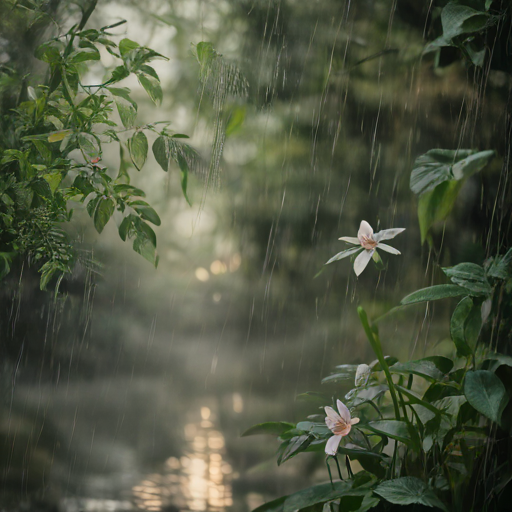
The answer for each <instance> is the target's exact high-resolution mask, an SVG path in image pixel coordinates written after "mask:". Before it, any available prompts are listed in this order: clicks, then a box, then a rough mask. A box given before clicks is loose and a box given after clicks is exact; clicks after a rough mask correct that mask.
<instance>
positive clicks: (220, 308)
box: [0, 0, 509, 512]
mask: <svg viewBox="0 0 512 512" xmlns="http://www.w3.org/2000/svg"><path fill="white" fill-rule="evenodd" d="M427 4H428V2H416V1H414V0H409V1H406V0H401V1H396V0H393V1H392V0H360V1H358V2H351V1H350V0H346V1H344V0H322V1H318V0H316V1H309V2H301V1H296V0H172V1H171V0H146V2H144V3H140V2H135V1H133V2H132V1H130V0H124V1H120V2H106V1H102V0H100V1H99V3H98V6H97V8H96V10H95V12H94V13H93V15H92V17H91V19H90V20H89V23H88V27H90V28H97V27H101V26H104V25H105V24H107V23H108V24H111V23H116V22H117V21H120V20H121V19H126V20H127V22H128V23H127V24H125V25H122V26H119V27H117V28H116V29H114V30H113V31H114V32H115V33H116V34H118V35H119V39H121V38H123V37H128V38H130V39H132V40H134V41H136V42H138V43H139V44H141V45H146V46H149V47H151V48H154V49H155V50H156V51H158V52H160V53H162V54H163V55H165V56H167V57H169V59H170V60H169V61H155V68H156V69H157V72H158V73H159V75H160V77H161V80H162V84H163V89H164V98H163V102H162V105H161V107H158V108H155V107H154V105H153V104H152V103H151V102H150V101H149V100H148V99H147V97H146V95H145V93H144V91H143V90H142V88H141V87H140V86H138V84H137V83H136V81H133V83H132V82H130V80H126V83H123V85H126V86H128V87H130V88H131V89H132V91H133V97H134V98H135V99H136V101H137V102H138V104H139V116H138V119H139V122H140V124H142V123H144V122H151V121H157V120H162V121H170V122H171V123H172V124H171V129H172V130H174V131H176V132H179V133H186V134H189V135H190V136H191V143H192V145H193V146H194V147H195V148H197V149H198V151H199V152H200V154H201V156H202V158H203V161H204V170H203V171H200V170H199V171H198V172H197V173H196V174H194V175H193V176H191V178H190V181H189V197H190V198H191V201H192V206H189V205H188V204H187V202H186V201H185V199H184V198H183V195H182V193H181V189H180V178H179V171H178V169H176V170H175V171H176V172H174V173H173V172H169V173H168V174H165V173H163V172H162V170H161V169H160V168H159V166H158V164H157V163H156V161H154V159H153V160H150V161H149V162H148V164H147V165H146V166H145V167H144V169H143V170H142V171H141V172H138V171H136V170H135V169H134V168H132V169H131V170H130V175H131V178H132V184H134V185H135V186H141V187H142V188H143V189H144V190H145V191H146V192H147V194H148V197H149V202H150V203H151V204H152V205H153V206H154V207H155V209H156V210H157V212H158V214H159V215H160V217H161V219H162V225H161V226H160V227H159V228H156V233H157V237H158V253H159V255H160V263H159V266H158V268H157V269H156V270H155V269H154V268H152V267H151V265H150V264H149V263H147V262H146V261H145V260H144V259H143V258H141V257H140V256H139V255H137V254H136V253H134V252H133V251H132V250H131V248H130V247H129V245H128V244H126V243H123V242H122V241H121V240H120V239H119V236H118V234H117V226H116V221H117V223H118V224H119V219H117V218H113V219H112V220H111V221H110V222H109V224H108V225H107V226H106V228H105V230H104V232H103V233H102V234H101V235H98V234H97V233H96V231H95V230H94V228H93V226H92V224H91V222H90V219H89V218H88V216H87V213H86V212H84V211H83V208H82V207H81V205H79V204H77V205H76V212H75V219H74V221H73V223H72V224H70V226H68V227H67V229H68V232H69V233H70V235H71V237H72V239H73V240H74V243H75V245H76V246H77V247H79V248H80V250H81V251H84V253H87V254H90V256H91V257H93V258H94V259H95V260H96V261H97V262H98V265H97V271H91V269H86V268H83V267H80V266H78V267H77V268H76V269H75V271H74V275H73V277H72V278H71V279H69V280H67V282H65V283H63V285H62V289H61V291H62V293H61V296H59V297H58V299H57V300H53V297H52V294H51V293H44V292H41V291H39V283H38V274H37V273H36V272H35V271H34V270H32V269H30V268H27V267H26V266H21V265H20V266H19V268H17V269H14V270H13V272H12V273H11V274H10V275H9V276H8V278H6V280H4V281H3V282H2V289H1V298H0V300H1V304H2V309H1V312H0V315H1V331H2V347H1V350H2V352H1V362H0V364H1V365H2V391H3V393H2V394H3V401H2V405H1V417H0V438H1V439H0V441H1V444H0V452H1V458H0V466H1V469H2V473H1V475H0V479H1V480H0V486H1V490H0V499H1V502H2V505H1V507H2V509H3V510H31V511H36V510H59V511H65V512H68V511H69V512H74V511H77V512H78V511H81V510H88V511H96V510H97V511H103V510H116V511H125V510H139V509H140V510H150V511H160V510H161V511H175V510H196V511H204V510H215V511H219V512H221V511H225V510H233V511H236V512H238V511H240V512H242V511H248V510H251V509H253V508H255V507H256V506H258V505H260V504H261V503H263V502H264V501H267V500H269V499H272V498H273V497H276V496H278V495H282V494H286V493H289V492H292V491H294V490H297V489H300V488H302V487H304V486H306V485H307V484H309V483H311V482H312V481H325V480H327V478H328V475H327V471H326V469H325V465H324V463H323V455H322V454H321V453H320V454H313V453H312V454H305V455H301V456H299V457H297V458H294V459H293V460H292V461H290V462H287V463H286V464H284V465H283V466H282V467H279V468H278V467H277V465H276V463H275V456H274V455H275V451H276V449H277V447H278V443H277V441H276V440H275V439H274V438H273V437H268V438H264V437H251V438H240V434H241V433H242V432H243V431H244V430H245V429H247V428H248V427H250V426H252V425H253V424H255V423H260V422H263V421H271V420H276V421H277V420H285V421H292V422H293V421H299V420H301V419H303V418H305V416H306V415H308V414H315V413H317V412H319V405H322V404H318V403H312V402H304V401H300V400H296V396H297V395H298V394H300V393H303V392H305V391H318V392H322V393H324V394H325V396H326V400H327V402H326V403H325V404H323V405H327V404H329V403H330V402H331V399H332V397H341V398H342V397H343V395H344V394H345V393H346V392H347V391H348V389H349V386H350V383H349V384H347V385H346V386H345V385H343V384H324V385H322V384H321V383H320V381H321V379H322V378H323V377H325V376H327V375H328V374H329V373H330V372H331V371H332V370H333V368H334V366H335V365H340V364H346V363H363V362H364V363H369V362H370V361H372V360H373V359H374V357H373V355H372V353H371V350H370V347H369V345H368V343H367V341H366V338H365V337H364V332H363V331H362V329H361V326H360V324H359V321H358V318H357V313H356V308H357V306H358V305H363V306H364V307H365V308H366V310H367V311H368V313H369V315H370V316H371V317H372V318H375V317H377V316H379V315H381V314H383V313H385V312H386V311H388V310H389V309H390V308H392V307H394V306H395V305H397V304H398V303H399V301H400V299H401V298H402V297H404V296H405V295H407V294H408V293H410V292H412V291H414V290H416V289H418V288H421V287H424V286H428V285H430V284H432V283H433V282H444V281H443V280H442V277H441V274H442V273H441V272H440V270H439V265H442V266H447V265H452V264H456V263H459V262H461V261H474V262H478V263H481V262H482V260H483V259H484V258H485V257H486V252H485V247H486V241H487V235H488V233H487V232H485V230H486V227H487V226H489V225H490V218H491V217H492V215H493V207H494V204H495V203H494V201H495V196H496V184H497V183H498V181H499V175H500V171H501V157H502V155H503V153H504V147H503V146H502V145H503V144H504V141H503V140H502V137H501V132H502V131H503V129H504V126H505V114H506V108H505V107H506V103H507V98H508V90H509V82H508V79H506V78H505V74H502V73H500V72H499V71H494V72H491V73H490V74H489V75H488V76H487V78H486V81H485V84H483V83H482V86H485V88H486V91H485V96H484V95H483V94H482V90H481V89H480V88H478V87H475V85H474V84H475V83H478V80H479V78H478V77H475V73H476V71H475V70H474V69H470V68H468V67H467V66H465V64H464V63H463V61H462V60H461V59H460V58H453V59H452V61H450V59H449V58H448V60H447V61H446V62H444V63H443V65H442V66H438V67H436V66H435V65H434V58H433V57H431V56H425V57H423V58H422V56H421V53H422V50H423V47H424V45H425V42H426V40H427V39H428V37H429V27H430V21H431V18H430V17H431V15H432V13H431V12H430V10H429V6H428V5H427ZM55 9H56V13H57V14H56V16H58V17H59V23H60V24H61V26H63V27H66V26H70V25H71V24H72V23H73V22H74V21H73V20H74V16H76V8H75V7H73V5H68V4H66V3H65V2H60V3H59V2H55ZM2 30H3V32H4V34H3V35H2V38H4V39H3V40H4V41H5V40H8V41H9V44H10V45H11V46H10V48H11V49H12V54H9V55H7V59H9V58H14V57H13V55H17V56H18V57H17V58H21V56H23V55H27V66H28V67H30V66H36V64H35V62H33V61H31V60H30V59H31V58H30V55H31V54H30V52H31V51H33V50H32V49H31V48H32V44H33V41H32V40H31V37H32V38H35V36H36V35H35V34H24V33H20V32H19V31H17V28H16V19H14V18H9V16H8V13H7V14H5V15H4V17H3V21H2ZM201 41H208V42H211V43H212V44H213V47H214V48H215V49H216V51H217V52H219V53H220V54H221V55H222V57H223V59H225V61H226V62H228V63H232V64H234V65H236V66H237V67H238V68H239V69H240V71H241V73H242V74H243V75H244V76H245V78H246V80H247V87H246V91H245V92H246V93H245V94H239V95H237V96H233V97H230V96H228V97H227V98H226V99H225V101H223V102H222V104H221V107H220V110H219V108H218V107H216V106H215V104H214V101H215V98H212V95H211V94H208V93H207V91H206V92H205V91H204V90H203V88H202V86H201V82H200V79H199V65H198V63H197V60H196V58H195V57H194V46H195V45H197V44H198V43H199V42H201ZM23 52H25V53H23ZM448 57H449V56H448ZM102 59H104V60H103V62H102V64H103V66H105V65H106V66H108V65H109V55H108V54H105V55H103V56H102ZM4 60H5V59H4ZM100 72H101V68H100V67H98V73H100ZM94 73H95V68H94V67H92V68H91V79H94V78H95V75H94ZM99 78H100V79H101V75H100V76H99ZM482 80H483V79H482ZM219 119H223V120H233V122H231V123H229V122H227V124H228V125H229V126H230V129H229V130H228V133H226V137H225V140H219V137H218V133H217V128H218V124H219ZM221 139H222V137H221ZM151 142H152V141H150V144H151ZM432 148H444V149H457V148H468V149H470V148H474V149H480V150H485V149H494V150H496V151H497V154H498V157H497V158H496V159H495V160H494V161H493V162H492V163H491V165H490V166H489V167H487V168H486V169H485V170H484V171H483V172H482V173H479V174H478V175H475V176H473V177H472V178H471V179H470V180H469V181H468V182H467V183H466V184H465V185H464V188H463V190H462V191H461V194H460V196H459V199H458V201H457V203H456V206H455V209H454V211H453V213H452V215H451V216H450V217H449V219H448V221H447V222H446V224H445V225H441V226H437V227H436V228H435V230H434V241H435V244H434V247H435V248H436V249H433V250H429V248H428V246H427V245H426V244H425V245H424V246H422V245H421V242H420V233H419V227H418V221H417V215H416V208H417V202H416V197H415V196H414V194H413V193H412V192H411V191H410V189H409V177H410V172H411V169H412V166H413V162H414V160H415V158H417V157H418V156H419V155H421V154H422V153H424V152H426V151H427V150H429V149H432ZM221 151H222V154H221V153H220V152H221ZM149 158H150V159H151V158H152V156H150V157H149ZM212 158H213V163H212ZM216 158H219V160H218V165H217V164H216ZM104 162H105V164H106V165H108V166H109V167H111V168H112V169H114V170H116V169H117V168H118V167H119V154H118V152H117V151H116V150H115V149H112V150H111V151H108V150H107V151H106V152H105V154H104ZM208 174H209V176H210V178H211V179H210V180H209V183H210V186H206V181H207V180H206V179H205V176H206V175H208ZM81 208H82V210H81ZM363 219H364V220H366V221H368V222H369V223H370V224H371V225H372V226H373V228H374V229H375V231H378V230H379V229H387V228H392V227H403V228H406V231H405V232H404V233H403V234H401V235H400V236H399V237H397V238H396V239H394V240H393V241H392V243H391V245H393V246H394V247H396V248H397V249H399V250H400V251H401V252H402V255H401V256H392V255H389V254H385V253H384V254H383V255H382V257H383V260H384V262H385V264H386V266H387V268H386V269H385V270H384V271H381V272H379V271H378V270H377V269H376V267H375V265H373V263H372V262H371V263H370V265H369V266H368V267H367V269H366V270H365V271H364V273H363V274H362V275H361V276H360V277H359V278H356V276H355V274H354V271H353V269H352V264H351V262H350V260H349V259H346V260H343V261H340V262H337V263H334V264H332V265H329V266H327V267H324V263H325V262H326V261H327V260H328V259H329V258H330V257H331V256H333V255H334V254H336V253H337V252H339V251H341V250H343V249H344V248H345V244H344V243H343V242H341V241H339V240H338V238H339V237H340V236H356V234H357V230H358V227H359V223H360V221H361V220H363ZM447 306H451V304H448V303H443V304H442V306H441V307H439V306H435V307H433V305H432V304H431V305H430V307H429V308H425V307H424V306H414V307H410V308H408V309H405V310H404V311H403V312H401V313H399V314H398V315H395V316H393V317H390V318H389V319H388V320H386V321H383V322H382V323H381V325H380V329H381V339H382V341H383V344H384V347H385V352H386V353H387V354H389V355H393V356H396V357H398V358H401V359H404V358H408V357H414V358H417V357H421V356H423V355H428V354H432V353H436V354H440V353H443V352H446V351H450V350H451V345H450V343H449V339H448V336H449V332H448V325H449V324H448V322H447V319H448V318H449V314H450V311H451V307H447Z"/></svg>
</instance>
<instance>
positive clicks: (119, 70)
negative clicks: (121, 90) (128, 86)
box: [110, 66, 130, 83]
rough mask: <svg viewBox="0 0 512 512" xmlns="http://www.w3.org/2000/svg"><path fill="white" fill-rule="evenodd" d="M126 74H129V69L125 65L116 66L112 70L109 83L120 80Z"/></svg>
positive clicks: (126, 75)
mask: <svg viewBox="0 0 512 512" xmlns="http://www.w3.org/2000/svg"><path fill="white" fill-rule="evenodd" d="M128 76H130V71H129V70H128V69H127V68H126V66H117V67H116V68H114V70H113V71H112V76H111V77H110V83H115V82H120V81H121V80H123V79H125V78H126V77H128Z"/></svg>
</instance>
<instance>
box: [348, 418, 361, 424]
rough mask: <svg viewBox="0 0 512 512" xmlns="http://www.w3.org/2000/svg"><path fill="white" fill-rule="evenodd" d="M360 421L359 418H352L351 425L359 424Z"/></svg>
mask: <svg viewBox="0 0 512 512" xmlns="http://www.w3.org/2000/svg"><path fill="white" fill-rule="evenodd" d="M358 423H359V418H352V419H351V420H350V424H351V425H357V424H358Z"/></svg>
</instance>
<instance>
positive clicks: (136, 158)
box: [128, 132, 148, 171]
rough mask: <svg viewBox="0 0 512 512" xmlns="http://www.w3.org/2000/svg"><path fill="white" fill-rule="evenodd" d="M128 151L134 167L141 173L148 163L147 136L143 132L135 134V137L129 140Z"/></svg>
mask: <svg viewBox="0 0 512 512" xmlns="http://www.w3.org/2000/svg"><path fill="white" fill-rule="evenodd" d="M128 150H129V151H130V157H131V159H132V162H133V165H135V167H136V168H137V170H138V171H140V170H141V169H142V167H143V166H144V164H145V163H146V158H147V156H148V139H147V137H146V135H145V134H144V133H143V132H135V133H134V134H133V137H131V138H130V139H128Z"/></svg>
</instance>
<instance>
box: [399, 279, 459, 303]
mask: <svg viewBox="0 0 512 512" xmlns="http://www.w3.org/2000/svg"><path fill="white" fill-rule="evenodd" d="M461 295H469V291H468V290H466V289H465V288H462V287H460V286H457V285H454V284H438V285H435V286H429V287H428V288H422V289H421V290H416V291H415V292H413V293H411V294H409V295H407V296H406V297H404V298H403V299H402V300H401V301H400V304H402V305H403V306H405V305H408V304H416V303H418V302H428V301H430V300H439V299H446V298H449V297H460V296H461Z"/></svg>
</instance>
